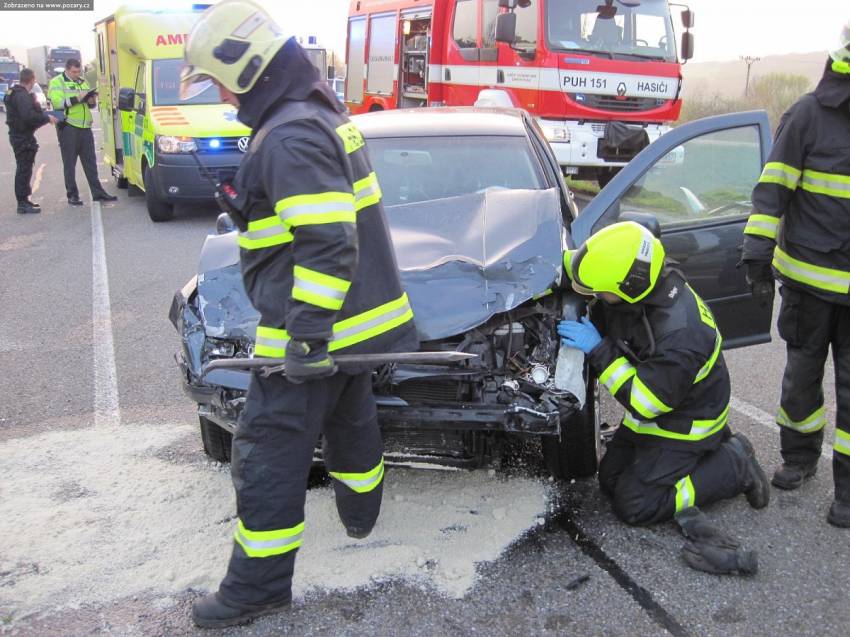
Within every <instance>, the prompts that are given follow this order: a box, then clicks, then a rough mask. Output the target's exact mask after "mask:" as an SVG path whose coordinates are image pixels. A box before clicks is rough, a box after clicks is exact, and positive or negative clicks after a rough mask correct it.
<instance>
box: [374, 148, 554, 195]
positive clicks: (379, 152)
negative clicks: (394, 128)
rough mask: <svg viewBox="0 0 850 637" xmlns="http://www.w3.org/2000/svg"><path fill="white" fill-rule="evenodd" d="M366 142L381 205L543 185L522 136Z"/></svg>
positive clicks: (533, 188)
mask: <svg viewBox="0 0 850 637" xmlns="http://www.w3.org/2000/svg"><path fill="white" fill-rule="evenodd" d="M368 146H369V156H370V158H371V160H372V164H373V166H374V168H375V172H376V173H377V175H378V182H379V183H380V185H381V192H382V193H383V201H384V205H385V206H393V205H397V204H409V203H415V202H419V201H431V200H434V199H445V198H447V197H458V196H460V195H466V194H470V193H475V192H483V191H485V190H487V189H488V188H503V189H510V190H517V189H524V190H542V189H544V188H545V187H546V186H545V184H544V182H543V176H542V175H541V173H540V169H539V165H538V164H537V162H536V159H535V157H534V155H533V154H532V150H531V148H530V147H529V144H528V142H527V140H526V139H525V138H524V137H507V136H498V137H477V136H476V137H473V136H465V137H415V138H414V137H392V138H379V139H369V141H368Z"/></svg>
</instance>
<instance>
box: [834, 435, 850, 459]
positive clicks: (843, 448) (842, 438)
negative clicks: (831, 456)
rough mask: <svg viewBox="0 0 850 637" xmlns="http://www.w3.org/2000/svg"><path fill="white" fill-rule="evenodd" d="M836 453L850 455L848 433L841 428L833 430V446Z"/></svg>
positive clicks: (849, 437) (849, 436)
mask: <svg viewBox="0 0 850 637" xmlns="http://www.w3.org/2000/svg"><path fill="white" fill-rule="evenodd" d="M833 448H834V449H835V451H837V452H838V453H843V454H844V455H845V456H850V433H847V432H846V431H843V430H841V429H836V430H835V445H834V447H833Z"/></svg>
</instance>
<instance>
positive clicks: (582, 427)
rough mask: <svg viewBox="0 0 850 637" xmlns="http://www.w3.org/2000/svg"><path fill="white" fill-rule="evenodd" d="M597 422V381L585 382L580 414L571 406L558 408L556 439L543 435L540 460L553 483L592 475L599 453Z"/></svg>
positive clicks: (597, 462)
mask: <svg viewBox="0 0 850 637" xmlns="http://www.w3.org/2000/svg"><path fill="white" fill-rule="evenodd" d="M600 427H601V423H600V422H599V387H598V382H596V381H594V382H591V383H589V386H588V388H587V399H586V401H585V404H584V407H583V408H582V410H581V411H579V412H576V411H575V409H574V407H573V406H572V404H570V403H566V402H565V403H564V404H563V406H562V407H561V435H560V437H554V436H546V437H544V438H543V439H542V442H543V461H544V462H545V464H546V468H547V469H548V470H549V473H551V474H552V477H553V478H555V479H557V480H569V479H572V478H587V477H590V476H593V475H595V474H596V470H597V469H598V467H599V460H600V456H601V452H602V441H601V436H600Z"/></svg>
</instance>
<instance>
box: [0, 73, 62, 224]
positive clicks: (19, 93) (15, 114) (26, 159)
mask: <svg viewBox="0 0 850 637" xmlns="http://www.w3.org/2000/svg"><path fill="white" fill-rule="evenodd" d="M34 86H35V73H33V70H32V69H21V77H20V80H19V82H18V84H16V85H15V86H13V87H12V88H11V90H10V91H9V92H8V93H7V94H6V96H5V97H4V98H3V102H4V104H5V105H6V124H7V125H8V127H9V144H10V145H11V146H12V151H13V152H14V153H15V163H16V167H15V197H17V199H18V214H20V215H23V214H27V213H33V212H41V206H39V205H38V204H36V203H33V202H32V201H30V195H32V188H31V187H30V180H31V179H32V167H33V164H34V163H35V155H36V153H37V152H38V142H36V141H35V131H36V130H37V129H38V128H40V127H41V126H44V125H45V124H47V123H48V122H50V123H52V124H55V123H56V118H55V117H53V116H52V115H48V114H46V113H44V112H43V111H42V110H41V107H40V106H39V105H38V103H37V102H36V101H35V99H34V98H33V94H32V89H33V87H34Z"/></svg>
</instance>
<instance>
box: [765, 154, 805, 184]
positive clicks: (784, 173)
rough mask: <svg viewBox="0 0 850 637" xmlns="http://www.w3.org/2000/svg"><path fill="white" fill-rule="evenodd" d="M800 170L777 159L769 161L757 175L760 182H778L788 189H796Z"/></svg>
mask: <svg viewBox="0 0 850 637" xmlns="http://www.w3.org/2000/svg"><path fill="white" fill-rule="evenodd" d="M800 174H801V173H800V171H799V170H798V169H797V168H794V167H793V166H789V165H788V164H783V163H782V162H778V161H770V162H767V163H766V164H765V165H764V170H762V172H761V177H759V183H760V184H779V185H780V186H785V187H786V188H788V189H790V190H796V189H797V183H798V182H799V181H800Z"/></svg>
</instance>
